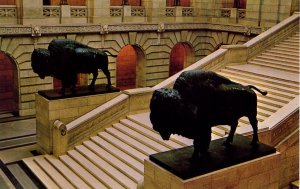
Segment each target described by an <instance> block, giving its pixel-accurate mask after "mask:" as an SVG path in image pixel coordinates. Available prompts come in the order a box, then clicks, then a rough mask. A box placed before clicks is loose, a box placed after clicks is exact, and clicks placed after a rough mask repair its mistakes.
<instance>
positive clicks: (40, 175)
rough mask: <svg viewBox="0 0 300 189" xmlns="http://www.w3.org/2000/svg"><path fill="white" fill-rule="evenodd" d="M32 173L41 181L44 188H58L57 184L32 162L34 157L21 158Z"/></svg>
mask: <svg viewBox="0 0 300 189" xmlns="http://www.w3.org/2000/svg"><path fill="white" fill-rule="evenodd" d="M22 161H23V162H24V163H25V164H26V166H27V167H28V168H29V169H30V170H31V171H32V172H33V173H34V175H35V176H36V177H37V178H38V179H39V180H40V181H42V182H43V185H44V186H45V187H46V188H51V189H59V186H58V185H57V184H56V183H55V182H54V181H53V180H52V179H51V178H50V177H49V176H48V175H47V174H46V173H45V172H44V171H43V169H42V168H41V167H40V166H39V165H38V164H36V162H34V157H29V158H24V159H23V160H22Z"/></svg>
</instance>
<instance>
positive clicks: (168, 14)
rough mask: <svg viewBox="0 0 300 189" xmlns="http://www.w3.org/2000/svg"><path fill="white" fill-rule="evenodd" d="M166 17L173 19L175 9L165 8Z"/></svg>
mask: <svg viewBox="0 0 300 189" xmlns="http://www.w3.org/2000/svg"><path fill="white" fill-rule="evenodd" d="M166 16H167V17H174V16H175V7H167V8H166Z"/></svg>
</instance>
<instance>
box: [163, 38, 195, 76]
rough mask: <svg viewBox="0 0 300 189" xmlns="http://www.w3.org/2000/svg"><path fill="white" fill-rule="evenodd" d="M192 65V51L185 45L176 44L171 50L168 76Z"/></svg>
mask: <svg viewBox="0 0 300 189" xmlns="http://www.w3.org/2000/svg"><path fill="white" fill-rule="evenodd" d="M192 63H193V50H192V48H191V46H190V45H189V44H187V43H177V44H176V45H175V46H174V47H173V48H172V50H171V54H170V66H169V76H172V75H174V74H176V73H178V72H179V71H181V70H182V69H184V68H186V67H188V66H189V65H191V64H192Z"/></svg>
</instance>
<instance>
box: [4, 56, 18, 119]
mask: <svg viewBox="0 0 300 189" xmlns="http://www.w3.org/2000/svg"><path fill="white" fill-rule="evenodd" d="M0 102H1V103H0V113H4V112H6V113H14V114H18V105H19V87H18V70H17V66H16V63H15V61H14V60H13V59H12V58H11V57H10V56H9V55H7V54H6V53H4V52H2V51H0Z"/></svg>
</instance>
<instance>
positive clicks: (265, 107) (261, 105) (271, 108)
mask: <svg viewBox="0 0 300 189" xmlns="http://www.w3.org/2000/svg"><path fill="white" fill-rule="evenodd" d="M257 107H258V108H260V109H263V110H266V111H269V112H273V113H275V112H276V111H277V110H278V109H279V108H277V107H274V106H270V105H269V104H264V103H261V102H257Z"/></svg>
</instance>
